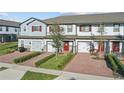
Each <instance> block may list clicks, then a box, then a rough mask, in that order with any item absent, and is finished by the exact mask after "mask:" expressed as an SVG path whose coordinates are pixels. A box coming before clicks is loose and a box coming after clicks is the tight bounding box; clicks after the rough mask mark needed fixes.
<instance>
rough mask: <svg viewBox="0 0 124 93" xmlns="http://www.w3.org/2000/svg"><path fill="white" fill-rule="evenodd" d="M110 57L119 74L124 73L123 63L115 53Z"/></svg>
mask: <svg viewBox="0 0 124 93" xmlns="http://www.w3.org/2000/svg"><path fill="white" fill-rule="evenodd" d="M112 57H113V59H114V61H115V63H116V64H117V66H118V72H120V74H122V75H124V65H123V64H122V63H121V62H120V60H119V59H118V58H117V57H116V56H115V55H113V56H112Z"/></svg>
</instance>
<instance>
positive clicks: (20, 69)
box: [0, 62, 113, 80]
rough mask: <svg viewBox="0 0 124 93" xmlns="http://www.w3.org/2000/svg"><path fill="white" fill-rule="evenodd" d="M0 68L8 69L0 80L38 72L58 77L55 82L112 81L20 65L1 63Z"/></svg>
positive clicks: (106, 78)
mask: <svg viewBox="0 0 124 93" xmlns="http://www.w3.org/2000/svg"><path fill="white" fill-rule="evenodd" d="M0 66H2V67H8V70H5V71H6V72H2V73H4V74H5V75H3V74H0V79H1V77H3V78H2V79H6V75H8V76H7V77H8V78H7V79H9V77H12V76H14V77H16V76H17V77H18V78H17V79H19V78H20V77H21V75H23V74H24V73H25V72H26V71H33V72H40V73H45V74H52V75H58V77H57V78H56V79H55V80H71V79H76V80H112V79H113V78H108V77H103V76H94V75H87V74H78V73H72V72H66V71H59V70H51V69H44V68H36V67H29V66H22V65H17V64H8V63H2V62H0ZM7 71H8V72H7ZM9 72H11V73H10V74H9ZM0 73H1V72H0ZM12 73H13V74H12ZM18 73H19V75H18ZM20 73H21V74H20ZM15 74H16V75H15ZM11 75H12V76H11ZM10 79H12V78H10ZM10 79H9V80H10ZM13 79H14V78H13ZM15 79H16V78H15ZM20 79H21V78H20Z"/></svg>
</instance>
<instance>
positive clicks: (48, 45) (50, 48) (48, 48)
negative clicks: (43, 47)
mask: <svg viewBox="0 0 124 93" xmlns="http://www.w3.org/2000/svg"><path fill="white" fill-rule="evenodd" d="M52 44H53V42H47V52H55V48H54V47H53V46H52Z"/></svg>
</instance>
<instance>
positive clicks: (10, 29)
mask: <svg viewBox="0 0 124 93" xmlns="http://www.w3.org/2000/svg"><path fill="white" fill-rule="evenodd" d="M0 27H2V31H0V34H16V35H19V32H20V28H16V27H8V31H6V26H0ZM15 29H17V32H16V31H15Z"/></svg>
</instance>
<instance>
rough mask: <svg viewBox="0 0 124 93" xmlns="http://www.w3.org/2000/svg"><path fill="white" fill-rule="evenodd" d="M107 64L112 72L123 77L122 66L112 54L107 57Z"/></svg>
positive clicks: (123, 67) (123, 69) (123, 68)
mask: <svg viewBox="0 0 124 93" xmlns="http://www.w3.org/2000/svg"><path fill="white" fill-rule="evenodd" d="M106 59H107V62H109V64H110V65H111V67H110V68H111V69H112V70H113V71H114V72H117V73H119V74H121V75H123V76H124V65H123V64H122V63H121V62H120V60H119V59H118V58H117V56H115V55H114V54H108V55H107V58H106Z"/></svg>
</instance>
